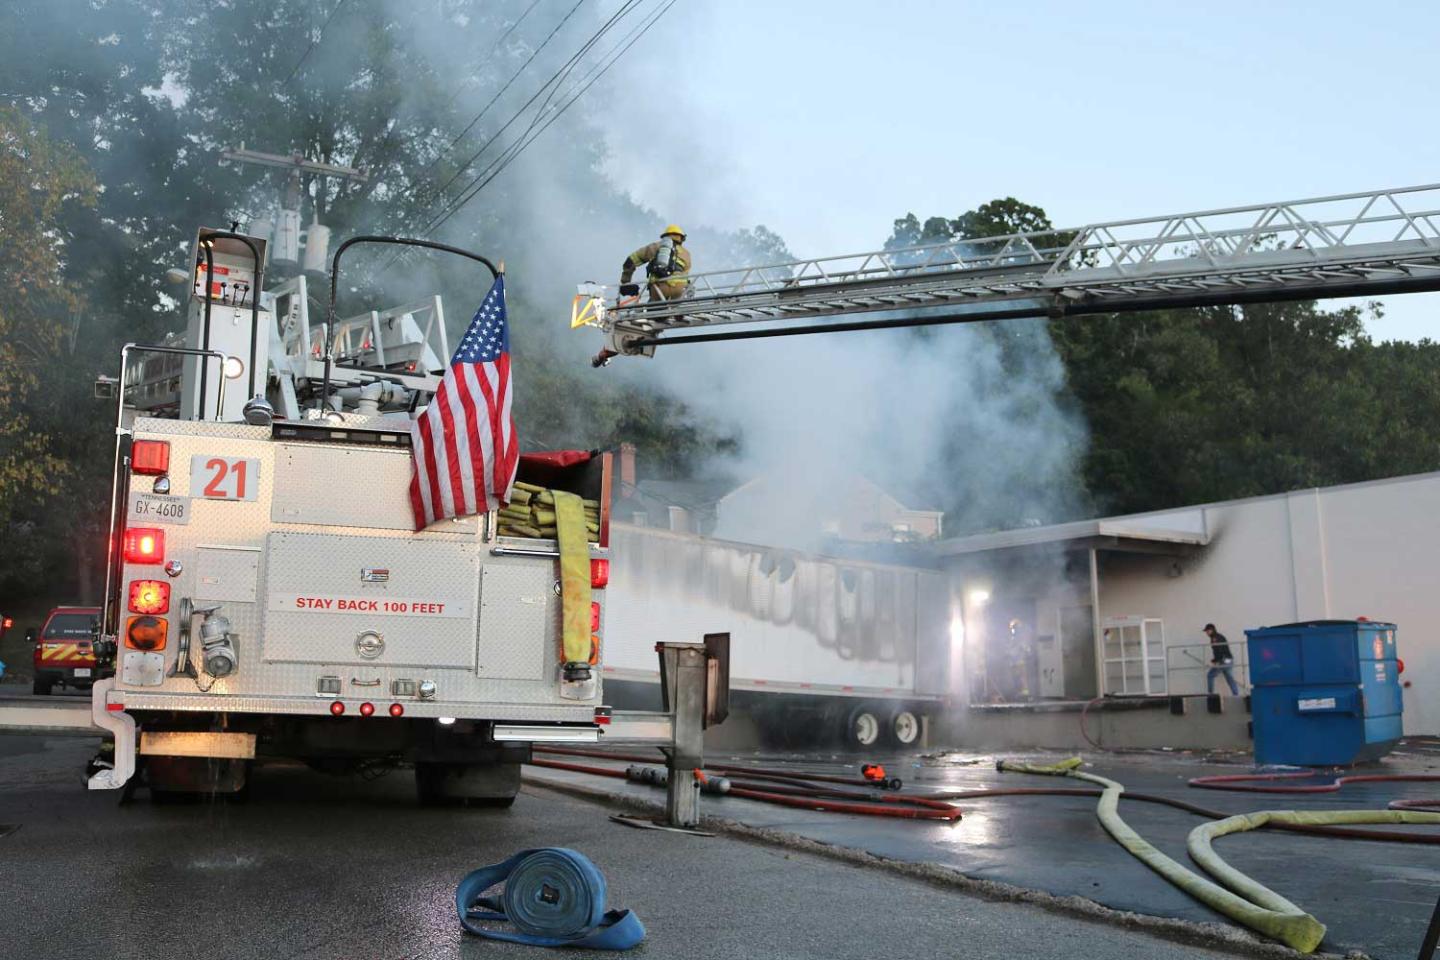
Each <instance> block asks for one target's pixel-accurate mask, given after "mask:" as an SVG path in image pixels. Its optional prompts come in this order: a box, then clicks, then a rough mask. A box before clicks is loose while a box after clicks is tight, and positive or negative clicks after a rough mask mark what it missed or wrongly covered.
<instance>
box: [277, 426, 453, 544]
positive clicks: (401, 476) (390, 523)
mask: <svg viewBox="0 0 1440 960" xmlns="http://www.w3.org/2000/svg"><path fill="white" fill-rule="evenodd" d="M413 470H414V466H413V465H412V460H411V458H410V455H409V452H408V451H404V450H392V449H381V448H376V449H363V448H355V447H344V446H336V445H332V444H304V443H282V444H280V445H279V448H278V449H277V451H276V454H275V495H274V498H273V499H272V501H271V507H270V519H271V520H273V521H274V522H276V523H296V524H300V523H309V524H324V525H333V526H342V527H371V528H375V529H380V530H407V531H408V530H410V529H411V528H412V527H413V525H414V523H415V515H414V513H413V512H412V511H411V508H410V474H411V472H412V471H413ZM478 525H479V521H478V520H477V519H476V518H475V517H465V518H463V519H461V520H446V521H444V522H442V523H437V524H435V525H434V526H432V527H430V528H428V529H427V530H426V531H425V533H424V534H422V536H425V535H427V534H430V533H437V532H438V533H468V534H473V533H475V531H476V529H477V528H478Z"/></svg>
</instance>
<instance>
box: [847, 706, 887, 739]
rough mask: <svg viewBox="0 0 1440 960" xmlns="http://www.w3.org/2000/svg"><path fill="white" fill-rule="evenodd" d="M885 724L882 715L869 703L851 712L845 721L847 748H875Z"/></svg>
mask: <svg viewBox="0 0 1440 960" xmlns="http://www.w3.org/2000/svg"><path fill="white" fill-rule="evenodd" d="M884 731H885V724H884V722H883V721H882V720H881V719H880V713H879V711H877V710H876V709H875V708H874V707H873V706H871V705H870V704H868V703H864V704H861V705H860V706H858V707H856V708H855V709H853V710H851V711H850V714H849V716H848V718H847V719H846V721H845V745H846V746H847V747H873V746H875V744H877V743H879V742H880V737H881V735H882V734H883V733H884Z"/></svg>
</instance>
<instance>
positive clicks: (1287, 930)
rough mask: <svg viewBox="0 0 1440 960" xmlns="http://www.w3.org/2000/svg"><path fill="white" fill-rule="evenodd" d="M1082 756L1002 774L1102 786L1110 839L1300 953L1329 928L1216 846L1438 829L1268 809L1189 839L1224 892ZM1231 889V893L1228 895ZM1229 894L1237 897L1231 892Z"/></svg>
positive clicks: (1207, 827)
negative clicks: (1312, 832) (1274, 826)
mask: <svg viewBox="0 0 1440 960" xmlns="http://www.w3.org/2000/svg"><path fill="white" fill-rule="evenodd" d="M1080 763H1081V761H1080V758H1079V757H1071V758H1070V759H1068V760H1064V761H1062V762H1060V763H1056V764H1049V765H1040V764H1029V763H1018V762H1015V761H1011V760H1001V761H999V762H998V763H997V764H996V765H995V766H996V769H998V770H1009V771H1014V772H1016V773H1038V774H1045V775H1048V776H1054V777H1074V778H1075V779H1077V780H1086V781H1089V782H1090V783H1096V784H1099V785H1100V786H1102V787H1104V788H1105V790H1104V793H1102V794H1101V795H1100V803H1099V806H1098V807H1097V808H1096V814H1097V816H1098V817H1099V819H1100V824H1101V826H1103V827H1104V828H1105V830H1106V832H1107V833H1109V834H1110V836H1112V837H1114V838H1115V840H1116V841H1117V842H1119V844H1120V845H1121V846H1122V847H1124V848H1125V849H1126V850H1128V851H1130V853H1131V854H1133V855H1134V856H1135V857H1136V858H1137V859H1139V860H1140V862H1141V863H1143V864H1145V865H1146V866H1147V867H1149V868H1150V869H1151V870H1154V871H1155V872H1156V873H1158V874H1160V875H1161V876H1162V877H1164V878H1165V879H1166V880H1169V881H1170V882H1171V883H1173V884H1174V885H1175V886H1177V887H1179V888H1180V889H1181V890H1184V891H1185V892H1186V893H1188V894H1190V895H1191V896H1192V897H1194V898H1195V899H1197V900H1199V901H1200V902H1201V903H1204V904H1205V905H1206V906H1208V907H1211V908H1212V909H1214V910H1217V911H1219V912H1220V913H1222V914H1224V915H1225V916H1227V917H1230V918H1231V919H1232V920H1236V921H1238V922H1240V923H1243V924H1244V925H1245V926H1247V927H1249V928H1250V929H1252V930H1255V931H1258V932H1260V933H1263V934H1264V935H1265V936H1267V937H1271V938H1273V939H1276V940H1279V941H1280V942H1282V943H1284V944H1286V945H1287V946H1290V947H1292V948H1293V949H1295V950H1299V951H1300V952H1301V953H1313V952H1314V951H1315V948H1316V947H1318V946H1319V945H1320V941H1321V940H1322V939H1323V938H1324V936H1325V925H1324V924H1323V923H1321V922H1320V921H1319V920H1317V919H1315V918H1314V917H1313V916H1311V915H1310V914H1308V913H1306V912H1305V911H1304V910H1302V909H1300V908H1299V907H1297V906H1296V905H1295V904H1293V903H1291V902H1290V901H1289V900H1286V899H1285V898H1284V897H1282V896H1280V895H1279V894H1277V893H1275V892H1274V891H1273V890H1270V889H1269V888H1268V887H1265V886H1262V885H1261V884H1259V883H1257V882H1256V881H1255V880H1252V879H1251V878H1250V877H1248V876H1246V875H1245V874H1243V873H1241V872H1240V871H1239V870H1236V869H1235V868H1234V867H1232V866H1230V865H1229V864H1228V863H1226V862H1225V861H1224V860H1222V859H1220V856H1219V855H1218V854H1216V853H1215V851H1214V849H1213V848H1212V847H1211V845H1210V844H1211V841H1212V840H1214V839H1215V838H1216V837H1223V836H1225V835H1226V834H1230V833H1240V832H1242V831H1245V830H1254V829H1256V828H1257V827H1262V826H1264V825H1265V824H1266V823H1269V822H1271V821H1274V822H1283V823H1300V824H1314V825H1321V826H1328V825H1334V824H1353V823H1428V824H1436V823H1440V814H1437V813H1420V812H1416V811H1408V810H1316V811H1307V812H1299V811H1293V810H1263V811H1259V812H1257V813H1247V814H1240V815H1239V816H1234V817H1227V818H1226V819H1224V820H1215V821H1212V822H1210V823H1206V824H1202V825H1201V826H1199V827H1196V828H1195V829H1194V830H1192V831H1191V832H1190V836H1189V838H1188V839H1187V841H1186V848H1187V849H1188V850H1189V852H1190V856H1191V857H1192V858H1194V860H1195V862H1196V863H1198V864H1199V865H1200V866H1201V867H1203V868H1204V869H1205V871H1206V872H1207V873H1209V874H1210V875H1211V876H1213V877H1215V878H1216V879H1217V880H1219V881H1220V882H1221V883H1223V884H1224V885H1225V886H1224V887H1222V886H1219V885H1218V884H1215V883H1213V882H1211V881H1210V880H1207V879H1206V878H1205V877H1202V876H1200V875H1199V874H1198V873H1195V872H1194V871H1193V870H1190V869H1188V868H1186V867H1184V866H1182V865H1181V864H1180V863H1178V862H1176V861H1175V860H1172V859H1171V858H1170V857H1168V856H1166V855H1165V854H1164V853H1161V852H1160V851H1159V850H1158V849H1156V848H1155V847H1154V846H1153V845H1152V844H1151V843H1150V842H1149V841H1147V840H1146V839H1145V838H1144V837H1142V836H1140V835H1139V834H1138V833H1136V832H1135V831H1134V829H1132V828H1131V827H1130V825H1129V824H1127V823H1126V822H1125V821H1124V820H1123V819H1121V817H1120V813H1119V806H1120V794H1121V793H1123V792H1124V791H1125V787H1124V786H1123V785H1122V784H1119V783H1117V782H1115V781H1114V780H1109V779H1106V778H1105V777H1100V776H1096V775H1095V774H1091V773H1084V772H1082V771H1081V770H1079V769H1078V768H1079V766H1080ZM1226 887H1229V888H1230V889H1228V890H1227V889H1225V888H1226ZM1231 891H1234V892H1233V893H1232V892H1231Z"/></svg>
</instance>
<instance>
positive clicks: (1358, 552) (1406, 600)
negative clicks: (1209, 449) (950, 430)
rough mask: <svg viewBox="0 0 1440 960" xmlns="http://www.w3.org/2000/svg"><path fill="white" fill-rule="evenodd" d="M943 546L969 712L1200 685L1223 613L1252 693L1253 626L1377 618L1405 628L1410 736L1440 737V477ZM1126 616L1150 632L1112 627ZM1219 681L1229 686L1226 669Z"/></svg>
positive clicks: (1241, 677) (1198, 689)
mask: <svg viewBox="0 0 1440 960" xmlns="http://www.w3.org/2000/svg"><path fill="white" fill-rule="evenodd" d="M931 549H932V550H933V552H934V554H935V555H936V557H937V559H938V560H939V561H940V562H941V563H942V565H943V566H944V567H945V568H946V569H947V570H948V571H949V573H950V576H951V577H952V590H953V593H954V595H956V596H958V597H960V598H961V601H962V603H961V606H962V618H963V619H962V623H961V624H960V625H959V631H957V633H959V632H963V641H962V642H963V644H964V648H965V649H964V651H963V654H962V656H961V659H962V661H963V663H964V664H965V669H966V671H967V673H968V675H969V676H968V683H967V687H968V691H969V694H970V703H971V705H972V707H982V706H985V705H989V706H991V707H994V708H997V709H999V708H1001V705H1002V704H1009V705H1015V704H1028V705H1032V706H1033V707H1034V709H1035V710H1037V711H1043V710H1045V709H1047V704H1048V707H1049V708H1050V709H1053V708H1055V707H1057V706H1059V705H1060V704H1061V703H1063V702H1064V701H1072V702H1073V701H1079V700H1088V699H1089V698H1092V697H1095V696H1097V695H1099V694H1102V693H1111V694H1128V695H1140V696H1144V695H1145V694H1146V693H1149V694H1150V695H1151V696H1152V697H1156V698H1160V697H1164V696H1166V695H1187V694H1197V693H1203V692H1204V691H1205V674H1206V667H1207V661H1208V660H1209V656H1208V648H1206V647H1205V646H1203V644H1204V643H1205V637H1204V635H1203V633H1202V632H1201V628H1202V627H1203V626H1204V625H1205V624H1206V623H1211V622H1213V623H1215V625H1216V626H1217V628H1218V629H1219V630H1220V632H1221V633H1224V634H1225V635H1226V636H1227V637H1228V638H1229V640H1230V643H1231V646H1232V649H1233V651H1234V653H1235V655H1236V660H1237V664H1236V670H1235V675H1236V680H1237V681H1239V682H1241V683H1242V693H1243V692H1245V691H1244V688H1243V684H1244V681H1245V672H1246V671H1245V660H1244V656H1245V651H1244V639H1245V630H1246V629H1247V628H1254V627H1259V626H1264V625H1267V624H1279V623H1289V622H1294V621H1297V620H1308V619H1354V618H1357V617H1369V618H1371V619H1376V620H1389V621H1393V622H1394V623H1396V624H1397V625H1398V627H1399V634H1398V639H1399V646H1400V655H1401V658H1402V659H1403V660H1404V661H1405V667H1406V668H1405V673H1404V675H1403V677H1402V681H1403V682H1405V683H1406V686H1407V689H1406V690H1405V732H1406V734H1410V735H1415V734H1433V733H1437V732H1440V701H1437V699H1436V696H1435V693H1436V690H1437V689H1440V687H1437V683H1436V676H1437V674H1440V586H1437V583H1440V473H1427V474H1417V475H1414V476H1406V477H1396V478H1393V479H1388V480H1377V481H1371V482H1368V483H1357V484H1347V485H1344V486H1337V487H1325V488H1320V489H1310V490H1302V491H1296V492H1293V493H1284V494H1277V495H1273V496H1265V497H1252V498H1249V499H1244V500H1230V501H1225V502H1221V503H1212V504H1205V505H1202V506H1196V507H1189V508H1185V509H1180V510H1167V511H1160V512H1156V513H1147V514H1135V515H1131V516H1124V517H1113V518H1107V519H1102V520H1092V521H1084V522H1081V523H1070V524H1060V525H1055V526H1048V527H1030V528H1024V529H1020V530H1010V531H1002V532H1000V533H994V534H985V535H980V536H974V537H964V538H957V539H954V540H947V541H942V542H940V543H938V544H935V545H934V546H933V547H932V548H931ZM1126 626H1130V627H1136V626H1139V627H1142V628H1143V633H1144V635H1145V636H1144V639H1145V640H1146V641H1148V642H1146V643H1143V644H1142V645H1141V646H1140V647H1138V648H1137V646H1136V644H1135V637H1134V636H1133V635H1132V636H1123V637H1122V636H1120V635H1117V634H1116V632H1115V631H1116V630H1117V628H1121V627H1126ZM1107 629H1108V630H1109V631H1110V634H1111V635H1110V636H1109V637H1107V636H1106V632H1107ZM1122 632H1124V631H1122ZM1137 657H1138V659H1139V660H1140V661H1142V662H1141V663H1140V664H1138V665H1137V664H1136V663H1135V662H1134V661H1135V660H1136V659H1137ZM1162 663H1163V670H1162V669H1161V664H1162ZM1022 664H1024V666H1022ZM1022 674H1028V675H1025V676H1022ZM1147 683H1148V684H1149V685H1150V687H1149V689H1148V690H1147V689H1146V684H1147ZM1216 689H1217V691H1223V692H1225V693H1227V694H1228V690H1226V688H1225V685H1224V681H1223V679H1219V678H1217V680H1216ZM1235 712H1236V713H1237V714H1238V713H1240V712H1241V711H1235ZM1146 713H1147V714H1148V713H1149V711H1147V712H1146ZM1136 716H1137V717H1140V716H1144V714H1137V715H1136ZM1191 719H1192V720H1193V718H1191ZM1066 722H1067V723H1069V724H1070V725H1072V726H1073V720H1069V721H1066ZM1240 729H1243V728H1240ZM1174 745H1176V746H1180V745H1184V744H1181V743H1176V744H1174Z"/></svg>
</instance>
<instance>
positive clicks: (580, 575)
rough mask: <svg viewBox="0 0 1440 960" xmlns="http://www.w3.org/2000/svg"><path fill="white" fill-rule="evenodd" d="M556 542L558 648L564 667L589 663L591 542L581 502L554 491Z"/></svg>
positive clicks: (591, 652)
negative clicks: (558, 615)
mask: <svg viewBox="0 0 1440 960" xmlns="http://www.w3.org/2000/svg"><path fill="white" fill-rule="evenodd" d="M554 497H555V527H556V531H557V537H556V539H557V540H558V541H559V543H558V546H559V548H560V611H561V612H560V621H561V632H560V636H561V646H562V656H563V657H564V662H565V663H589V662H590V661H591V656H592V654H593V653H594V651H593V650H591V640H590V636H591V634H590V539H589V537H588V536H587V535H586V531H585V506H584V502H583V501H582V500H581V499H580V498H579V497H577V496H576V495H575V494H573V493H565V492H564V491H562V490H556V491H554Z"/></svg>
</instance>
